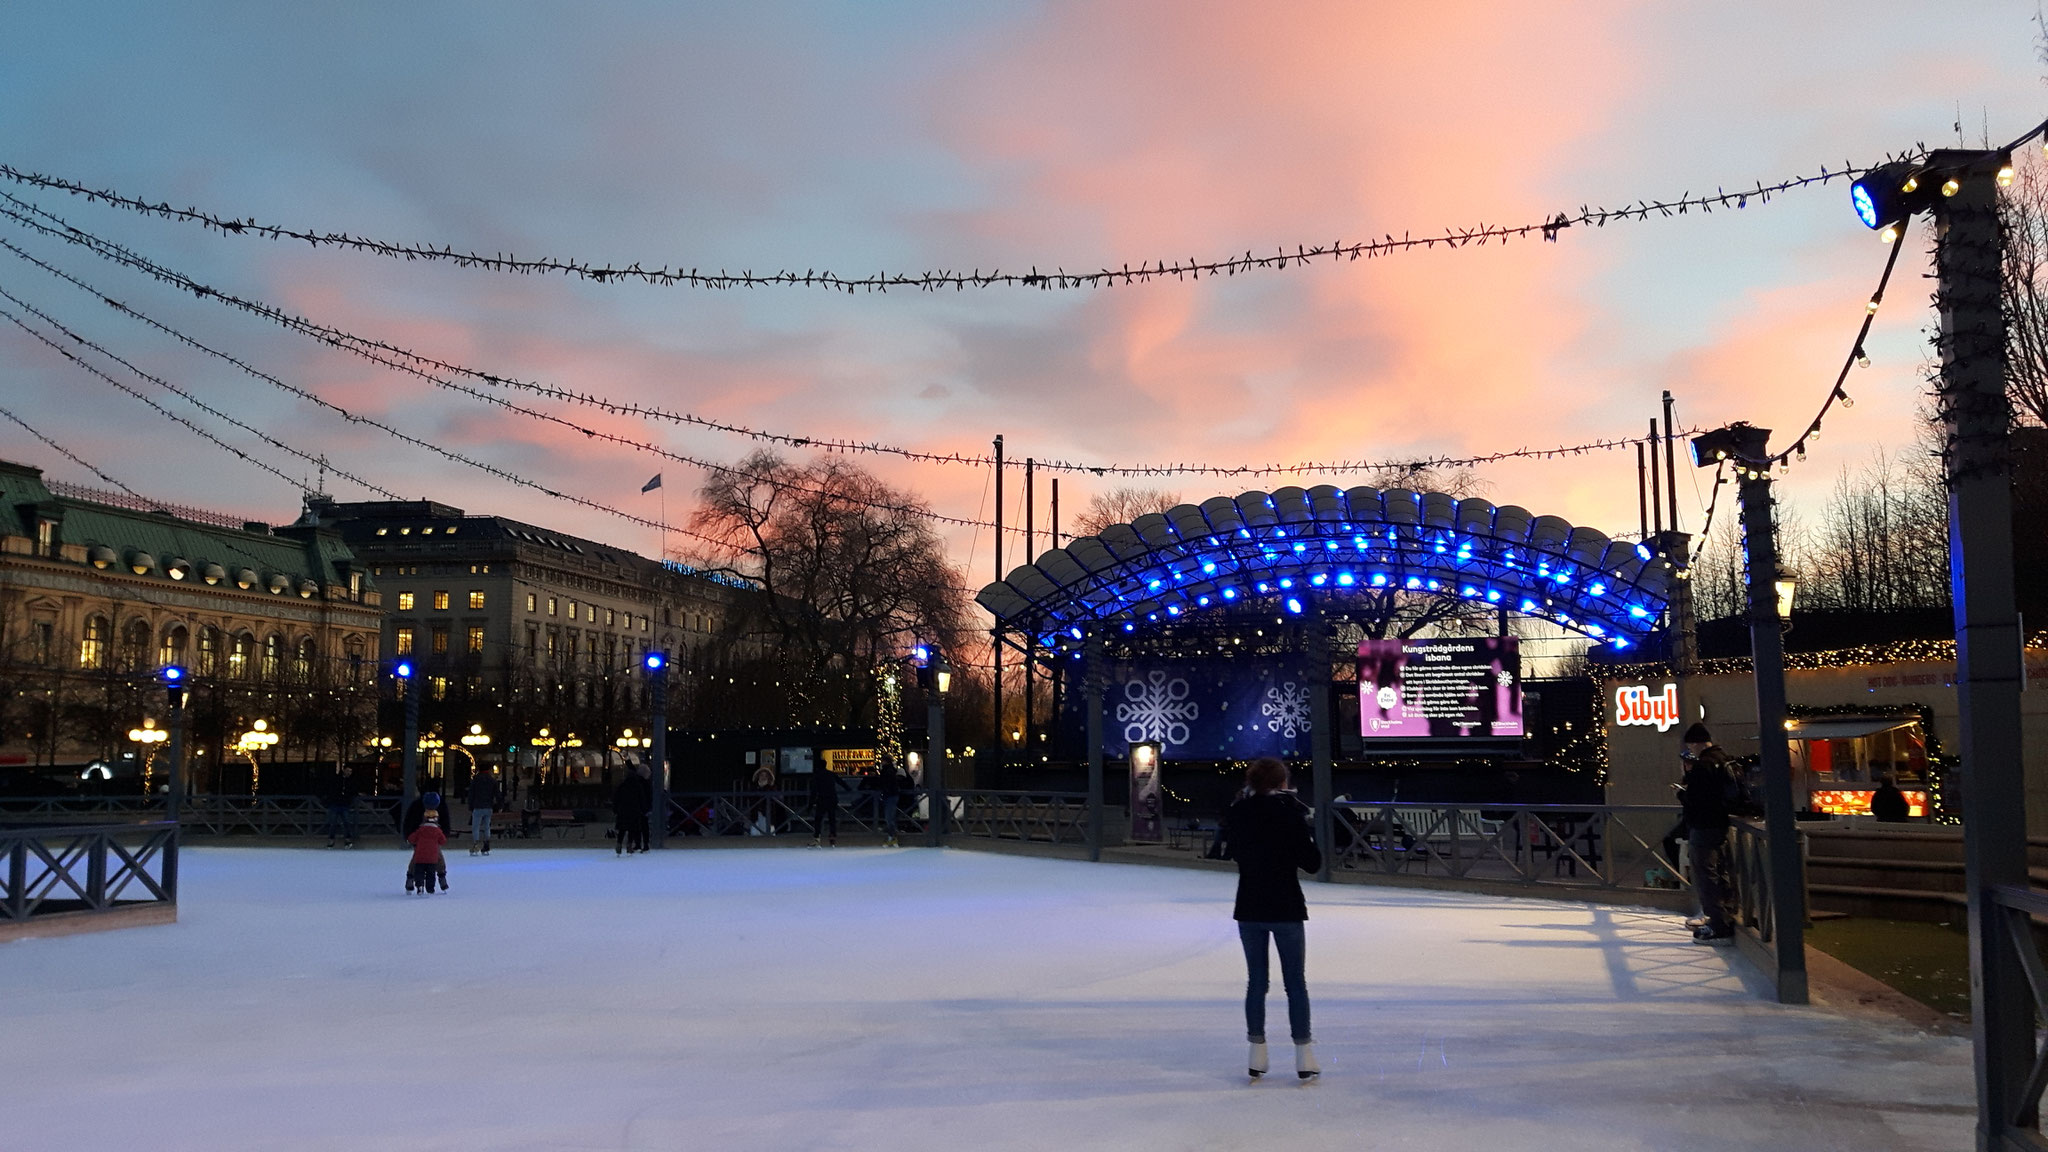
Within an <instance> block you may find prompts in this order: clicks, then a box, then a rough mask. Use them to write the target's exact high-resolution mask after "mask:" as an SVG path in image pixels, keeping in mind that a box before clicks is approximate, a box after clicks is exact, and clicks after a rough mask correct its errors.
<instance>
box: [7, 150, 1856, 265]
mask: <svg viewBox="0 0 2048 1152" xmlns="http://www.w3.org/2000/svg"><path fill="white" fill-rule="evenodd" d="M1863 170H1865V169H1861V168H1856V167H1854V166H1852V165H1849V164H1846V163H1845V164H1844V165H1843V166H1842V167H1841V168H1839V169H1836V170H1834V171H1829V170H1828V169H1827V168H1826V167H1825V166H1824V167H1822V168H1821V170H1820V172H1819V173H1818V174H1817V175H1812V176H1795V177H1793V178H1791V179H1789V180H1781V181H1778V182H1777V183H1775V184H1764V183H1762V182H1758V183H1757V184H1756V186H1755V187H1753V188H1749V189H1742V190H1737V191H1734V192H1729V191H1725V190H1723V189H1720V188H1717V189H1715V191H1714V192H1713V193H1712V194H1711V195H1701V196H1693V195H1691V194H1690V193H1688V194H1685V195H1682V196H1679V197H1678V198H1676V199H1673V200H1657V201H1650V200H1639V201H1637V202H1635V203H1634V204H1633V205H1626V206H1623V207H1621V208H1596V207H1592V206H1590V205H1582V206H1580V208H1579V210H1578V211H1577V212H1576V213H1567V212H1559V213H1557V214H1556V215H1554V216H1551V217H1549V218H1548V219H1545V220H1543V221H1540V222H1538V223H1531V224H1516V225H1505V226H1501V225H1474V226H1472V227H1469V228H1450V229H1445V230H1444V231H1441V232H1435V233H1431V234H1429V235H1426V236H1413V235H1410V234H1408V233H1403V234H1402V235H1400V236H1398V237H1396V236H1394V235H1393V234H1392V233H1387V234H1386V235H1384V236H1383V237H1381V238H1380V239H1377V240H1366V241H1360V242H1354V243H1348V244H1347V243H1344V242H1342V241H1335V242H1332V243H1330V244H1328V245H1321V244H1318V245H1314V246H1309V245H1296V246H1295V248H1294V250H1293V251H1291V252H1290V251H1288V250H1286V249H1285V248H1284V247H1282V248H1277V249H1275V250H1274V252H1273V253H1272V254H1271V255H1265V256H1261V255H1256V254H1254V253H1253V252H1251V251H1247V252H1246V253H1245V254H1244V255H1242V256H1230V257H1226V258H1221V259H1213V260H1193V259H1190V260H1177V261H1173V262H1168V261H1165V260H1160V261H1154V262H1152V263H1141V264H1139V265H1137V266H1135V267H1133V266H1131V265H1130V264H1124V265H1122V266H1120V267H1117V268H1110V267H1109V266H1107V265H1104V266H1103V267H1101V268H1098V269H1096V270H1095V271H1092V272H1068V271H1066V270H1065V269H1064V268H1056V269H1055V270H1054V271H1051V272H1040V271H1039V270H1038V268H1037V266H1036V265H1033V266H1031V267H1030V270H1029V271H1026V272H1003V271H988V272H982V271H980V270H979V269H976V270H974V271H971V272H952V271H944V270H940V271H929V272H923V273H914V274H913V273H896V272H877V273H874V274H872V275H843V274H840V273H836V272H830V271H818V270H816V269H807V270H805V271H803V272H793V271H787V270H784V271H778V272H767V273H754V272H747V271H741V272H728V271H725V270H722V269H721V270H720V271H717V272H705V271H702V270H699V269H696V268H691V269H687V270H686V269H682V268H669V267H667V266H666V265H663V266H658V267H648V266H646V264H644V263H643V262H641V261H634V262H632V263H630V264H626V265H623V266H621V265H613V264H603V265H599V264H593V263H590V262H588V261H584V260H577V259H567V260H564V259H556V258H552V257H540V258H521V257H518V256H514V255H509V254H502V253H501V254H495V255H490V256H486V255H484V254H482V253H479V252H458V251H456V250H455V249H454V248H453V247H452V246H449V245H440V246H435V245H431V244H403V243H394V242H392V241H387V240H375V239H371V238H369V237H365V236H354V235H350V234H348V233H345V232H327V231H318V230H314V229H305V228H289V227H285V226H282V225H276V224H261V223H258V222H256V221H255V220H253V219H251V220H242V219H231V218H228V217H223V216H220V215H217V214H215V213H211V212H206V211H203V210H201V209H198V208H173V207H171V206H170V204H168V203H165V202H159V203H154V204H152V203H150V202H148V201H146V200H142V199H139V198H137V197H133V196H127V195H123V194H121V193H118V192H112V191H107V190H104V189H97V188H90V187H87V186H86V185H83V184H80V183H78V182H76V181H73V180H66V179H63V178H61V177H56V176H46V175H42V174H40V173H33V172H24V171H22V170H20V169H17V168H14V167H12V166H9V165H5V164H0V179H5V180H8V181H11V182H13V183H15V184H18V185H23V186H26V187H31V188H40V189H44V190H48V191H54V192H63V193H67V194H69V195H73V196H79V197H83V198H84V199H86V200H89V201H93V202H95V203H100V204H106V205H110V206H112V207H116V208H122V209H126V210H127V211H130V212H136V213H139V214H141V215H145V216H155V217H160V218H162V219H166V220H175V221H180V222H183V223H188V224H197V225H199V226H200V227H202V228H205V229H207V230H209V231H213V232H218V233H220V234H221V235H223V236H226V235H236V236H244V235H247V236H261V237H264V238H267V239H271V240H297V241H302V242H304V243H305V244H308V245H310V246H312V247H315V248H319V247H329V248H342V249H348V250H352V251H357V252H365V253H369V254H371V255H375V256H384V257H388V258H391V259H397V260H408V261H410V260H429V261H439V262H443V263H451V264H454V265H456V266H457V267H461V268H479V269H483V270H485V271H491V272H511V273H518V274H522V275H535V274H539V275H546V274H550V273H555V274H560V275H564V276H569V277H573V278H577V279H583V280H590V281H593V282H596V283H600V284H604V283H610V282H613V281H624V280H633V281H639V282H641V283H644V284H655V285H663V286H681V287H692V288H758V287H813V288H828V289H831V290H833V291H845V292H849V293H851V292H856V291H868V292H886V291H888V290H889V289H891V288H915V289H919V290H922V291H928V292H929V291H937V290H939V289H941V288H952V289H955V290H961V289H966V288H990V287H1025V288H1048V289H1049V288H1101V287H1109V286H1113V285H1117V284H1132V283H1144V282H1149V281H1152V280H1159V279H1168V278H1171V279H1174V280H1182V279H1190V280H1199V279H1201V278H1202V277H1203V276H1211V277H1214V276H1234V275H1236V274H1237V273H1239V272H1249V271H1251V270H1253V269H1256V268H1272V269H1285V268H1288V267H1291V266H1298V265H1302V264H1307V263H1310V262H1311V261H1318V260H1331V261H1345V260H1358V259H1360V258H1369V257H1374V256H1385V255H1388V254H1390V253H1394V252H1401V251H1407V250H1409V249H1413V248H1427V249H1434V248H1437V247H1444V248H1463V247H1466V246H1468V245H1473V244H1486V243H1488V242H1499V243H1503V244H1504V243H1506V242H1507V241H1509V240H1514V239H1527V238H1529V237H1532V236H1537V237H1541V238H1542V239H1544V240H1552V241H1554V240H1556V239H1557V234H1558V233H1559V232H1560V231H1562V230H1564V229H1566V228H1571V227H1574V226H1589V227H1595V228H1600V227H1605V226H1606V225H1607V224H1609V223H1610V222H1615V221H1625V220H1647V219H1649V218H1650V217H1651V216H1652V215H1653V214H1654V215H1657V216H1660V217H1668V216H1682V215H1684V214H1685V213H1687V212H1688V211H1690V210H1691V209H1694V208H1698V209H1699V210H1700V211H1702V212H1712V211H1713V210H1714V209H1715V208H1717V207H1721V208H1727V207H1734V208H1738V209H1739V208H1747V207H1748V206H1749V201H1750V200H1751V199H1752V198H1754V199H1755V200H1756V201H1757V202H1758V203H1760V204H1767V203H1769V202H1770V198H1771V196H1772V195H1774V194H1776V193H1779V192H1786V191H1790V190H1792V189H1795V188H1805V187H1808V186H1810V185H1814V184H1826V183H1828V182H1830V181H1833V180H1839V179H1845V178H1849V177H1852V176H1854V175H1855V174H1856V173H1857V172H1860V171H1863Z"/></svg>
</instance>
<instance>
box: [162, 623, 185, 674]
mask: <svg viewBox="0 0 2048 1152" xmlns="http://www.w3.org/2000/svg"><path fill="white" fill-rule="evenodd" d="M190 636H191V633H189V632H187V631H186V630H185V626H184V625H183V624H173V625H171V626H170V627H169V628H166V629H164V638H163V641H162V642H161V643H159V644H158V645H157V651H156V662H157V664H158V665H160V666H167V665H171V664H176V665H177V666H178V667H180V668H182V667H184V666H185V645H186V642H187V640H188V639H189V638H190Z"/></svg>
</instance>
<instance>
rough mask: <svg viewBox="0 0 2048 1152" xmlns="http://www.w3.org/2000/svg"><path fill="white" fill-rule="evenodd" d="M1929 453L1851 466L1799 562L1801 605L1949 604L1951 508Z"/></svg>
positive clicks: (1896, 607)
mask: <svg viewBox="0 0 2048 1152" xmlns="http://www.w3.org/2000/svg"><path fill="white" fill-rule="evenodd" d="M1930 465H1931V460H1930V458H1928V457H1926V456H1925V455H1924V454H1923V455H1921V456H1919V457H1917V458H1916V457H1911V456H1908V457H1904V458H1902V457H1900V456H1899V455H1897V454H1894V453H1888V452H1885V451H1883V450H1881V449H1880V450H1879V451H1878V453H1877V454H1876V455H1875V456H1874V457H1872V459H1871V461H1870V462H1869V463H1868V464H1866V465H1864V467H1863V468H1862V469H1860V470H1859V471H1857V472H1855V473H1853V474H1852V473H1851V472H1850V471H1849V469H1848V468H1847V467H1846V466H1845V467H1844V468H1843V469H1842V471H1841V474H1840V475H1839V476H1838V477H1837V478H1836V480H1835V491H1834V494H1833V496H1832V497H1830V499H1829V500H1828V503H1827V506H1826V508H1825V509H1824V510H1823V511H1822V513H1821V517H1820V521H1819V524H1818V525H1817V527H1816V528H1815V530H1814V532H1813V534H1812V536H1811V538H1810V540H1809V541H1808V547H1807V548H1806V550H1805V554H1804V555H1803V556H1801V557H1799V560H1798V564H1797V571H1798V572H1799V575H1800V599H1801V600H1802V601H1804V602H1806V603H1807V604H1808V605H1810V606H1812V607H1813V608H1816V609H1819V610H1822V611H1836V612H1900V611H1907V610H1911V609H1916V608H1939V607H1943V606H1945V605H1947V604H1948V501H1947V496H1946V493H1945V491H1944V490H1943V487H1942V484H1941V477H1940V474H1939V472H1938V471H1937V470H1936V469H1935V468H1933V467H1931V466H1930Z"/></svg>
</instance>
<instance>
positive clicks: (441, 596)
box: [434, 592, 448, 612]
mask: <svg viewBox="0 0 2048 1152" xmlns="http://www.w3.org/2000/svg"><path fill="white" fill-rule="evenodd" d="M447 610H448V593H446V592H435V593H434V611H436V612H446V611H447Z"/></svg>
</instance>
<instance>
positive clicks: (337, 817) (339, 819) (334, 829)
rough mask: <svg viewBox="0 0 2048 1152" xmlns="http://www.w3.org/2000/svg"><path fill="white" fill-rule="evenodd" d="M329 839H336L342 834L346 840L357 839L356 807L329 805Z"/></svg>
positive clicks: (352, 805)
mask: <svg viewBox="0 0 2048 1152" xmlns="http://www.w3.org/2000/svg"><path fill="white" fill-rule="evenodd" d="M326 831H327V838H328V839H329V840H332V839H334V837H335V834H336V833H340V834H341V836H342V837H343V838H344V839H347V840H350V841H353V840H354V839H355V838H356V806H355V805H354V804H353V803H350V804H329V805H328V806H327V829H326Z"/></svg>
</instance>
